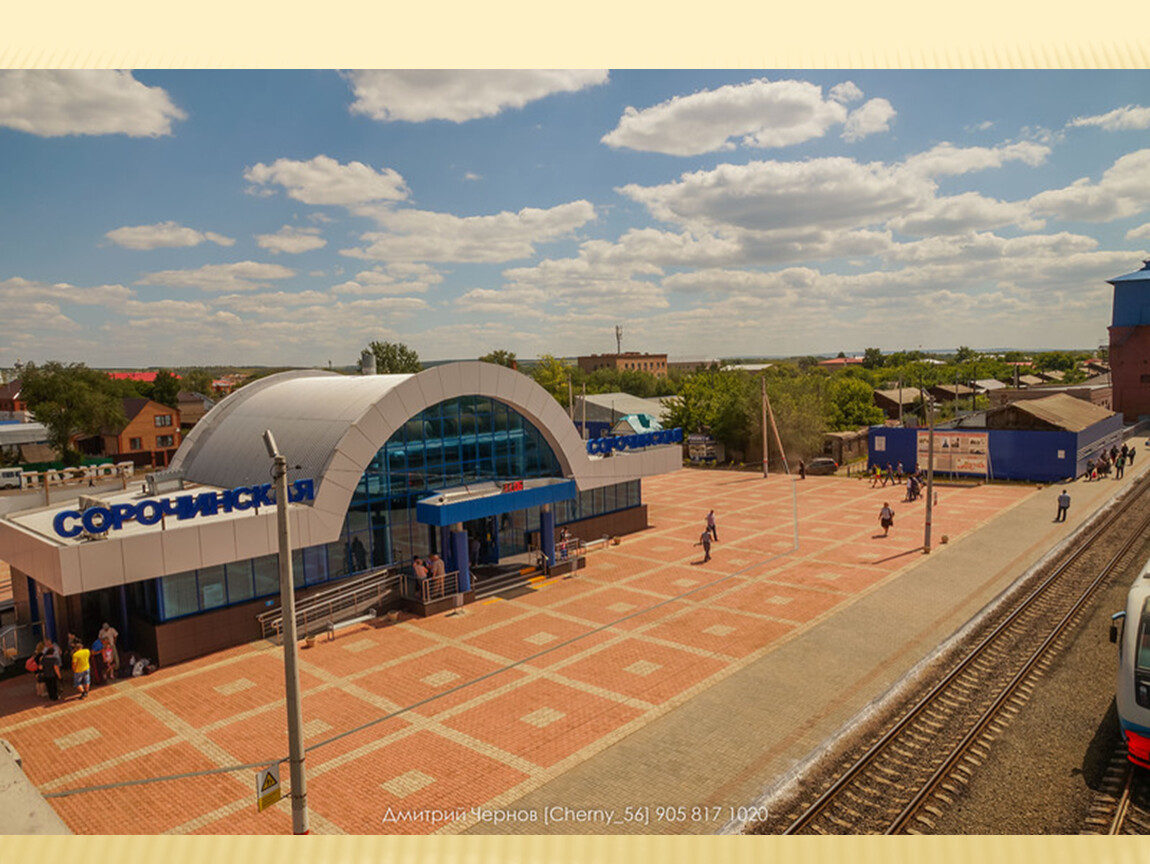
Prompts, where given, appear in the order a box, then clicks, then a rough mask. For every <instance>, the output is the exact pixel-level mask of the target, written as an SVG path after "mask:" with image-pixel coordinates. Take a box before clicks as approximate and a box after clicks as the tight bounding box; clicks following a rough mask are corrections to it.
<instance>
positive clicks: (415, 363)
mask: <svg viewBox="0 0 1150 864" xmlns="http://www.w3.org/2000/svg"><path fill="white" fill-rule="evenodd" d="M367 350H368V351H370V352H371V353H372V354H374V355H375V371H376V372H378V373H379V374H380V375H400V374H403V373H405V372H422V371H423V364H422V363H420V362H419V355H418V354H417V353H415V350H414V349H412V348H408V347H407V346H406V345H404V344H403V343H401V342H372V343H371V344H370V345H368V346H367Z"/></svg>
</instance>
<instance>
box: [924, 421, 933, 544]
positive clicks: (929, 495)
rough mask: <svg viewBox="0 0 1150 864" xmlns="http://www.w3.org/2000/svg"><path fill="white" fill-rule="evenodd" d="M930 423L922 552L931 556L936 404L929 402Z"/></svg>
mask: <svg viewBox="0 0 1150 864" xmlns="http://www.w3.org/2000/svg"><path fill="white" fill-rule="evenodd" d="M926 410H927V411H928V412H929V413H928V414H927V417H928V421H927V422H928V423H929V426H928V428H929V430H930V431H929V432H928V433H927V445H926V524H925V525H924V527H923V538H922V552H923V554H924V555H929V554H930V527H931V519H932V518H933V516H934V404H933V403H932V402H931V401H929V400H928V401H927V407H926Z"/></svg>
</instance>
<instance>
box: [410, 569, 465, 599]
mask: <svg viewBox="0 0 1150 864" xmlns="http://www.w3.org/2000/svg"><path fill="white" fill-rule="evenodd" d="M399 578H400V592H401V593H402V594H403V596H404V597H408V598H410V599H412V600H418V601H419V602H421V603H423V604H424V605H425V606H426V605H427V604H428V603H433V602H434V601H436V600H442V599H444V598H445V597H450V596H452V595H453V594H458V593H459V571H458V570H452V571H451V572H450V573H445V574H444V575H443V576H438V577H436V576H428V577H427V578H426V579H416V578H415V576H414V575H413V574H411V573H403V574H401V576H400V577H399Z"/></svg>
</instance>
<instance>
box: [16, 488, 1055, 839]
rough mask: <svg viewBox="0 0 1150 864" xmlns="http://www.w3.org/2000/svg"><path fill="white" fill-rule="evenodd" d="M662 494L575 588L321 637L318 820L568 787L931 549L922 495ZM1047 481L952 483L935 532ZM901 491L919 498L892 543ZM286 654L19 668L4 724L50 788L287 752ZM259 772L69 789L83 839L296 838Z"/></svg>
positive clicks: (349, 821) (306, 656)
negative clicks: (63, 672) (74, 685)
mask: <svg viewBox="0 0 1150 864" xmlns="http://www.w3.org/2000/svg"><path fill="white" fill-rule="evenodd" d="M643 485H644V500H645V501H646V502H647V503H648V505H649V514H650V521H651V524H652V526H653V527H652V528H651V529H650V530H649V531H647V532H644V533H642V534H640V535H632V536H630V537H625V538H623V541H622V543H621V544H620V545H618V546H608V547H607V548H606V549H604V550H602V551H597V552H594V553H592V554H591V556H590V557H589V559H588V567H587V569H585V570H583V571H580V572H579V574H578V575H577V576H576V577H574V578H567V579H555V580H549V581H546V582H541V583H538V585H537V590H535V591H531V592H528V593H527V594H525V595H522V596H519V597H516V598H515V599H513V600H506V601H499V602H494V603H482V604H474V605H472V606H469V607H466V609H465V610H463V613H462V614H456V615H439V616H436V617H434V618H430V619H422V620H421V619H415V618H410V617H407V616H404V617H402V618H401V620H400V621H399V623H397V624H392V625H388V624H381V626H378V627H373V626H369V625H362V626H359V627H354V628H349V629H348V630H345V631H343V632H341V633H340V635H339V636H338V638H336V639H335V640H333V641H327V640H320V641H319V642H318V643H317V644H316V645H315V647H313V648H311V649H305V650H302V651H301V655H300V656H301V684H302V689H303V692H304V701H303V713H304V721H305V733H306V735H307V739H306V743H307V745H308V746H309V747H314V746H315V745H317V744H321V746H319V747H316V749H313V750H311V751H310V752H309V753H308V757H307V768H308V781H309V795H308V799H309V809H310V814H311V817H312V828H313V830H315V831H317V832H325V831H332V832H340V831H342V832H349V833H427V832H432V831H447V832H452V831H458V830H463V829H465V828H467V827H469V826H470V825H473V824H475V821H476V818H475V816H474V814H473V813H470V812H467V811H470V808H473V807H483V806H496V805H506V804H507V803H508V802H513V801H514V800H515V799H516V798H517V797H519V796H521V795H523V794H525V793H527V792H530V791H531V790H533V789H537V788H539V787H540V786H542V785H543V784H545V783H547V782H549V781H551V780H554V779H555V778H556V777H559V776H561V775H562V774H563V773H564V772H565V771H568V770H570V769H571V768H572V767H573V766H576V765H579V764H581V763H583V762H585V761H586V760H587V759H589V758H591V757H593V756H594V755H595V754H596V753H599V752H601V751H603V750H604V749H605V748H607V747H609V746H611V745H612V744H614V743H616V742H618V741H620V740H622V739H623V738H625V737H627V736H628V735H631V734H632V733H633V732H635V731H636V730H638V729H641V728H643V727H644V726H646V725H647V724H649V723H650V722H651V721H652V720H654V719H656V718H658V717H660V716H662V715H664V714H666V713H667V712H668V711H671V710H673V709H674V708H676V707H677V706H679V705H682V704H684V703H685V702H687V701H688V700H690V699H692V697H693V696H695V695H697V694H699V693H701V692H703V691H705V690H707V689H708V688H710V687H712V686H713V685H715V684H716V683H717V682H719V681H722V680H723V679H725V678H726V677H728V676H729V675H731V674H732V673H734V672H735V671H737V670H739V669H741V668H743V667H745V666H746V664H748V663H750V662H752V661H753V660H755V659H757V658H759V657H762V656H763V655H764V654H766V653H767V652H770V651H771V650H773V649H774V648H775V647H776V646H778V645H780V644H782V643H783V642H785V641H786V640H787V639H789V638H791V637H792V636H793V635H794V634H796V633H799V632H802V631H803V630H804V629H805V628H809V627H811V626H813V625H814V624H815V623H817V622H820V621H824V620H826V619H827V617H828V616H833V615H834V614H835V613H836V611H837V610H840V609H843V608H845V607H846V606H847V605H849V604H850V603H851V602H852V601H853V600H854V599H856V598H858V597H859V596H861V595H863V594H864V593H866V592H868V591H870V590H871V589H873V588H874V587H875V586H876V585H879V584H882V583H884V582H885V581H886V580H888V579H890V578H892V577H893V576H894V575H895V574H897V573H898V572H900V571H901V570H903V569H905V568H907V567H908V566H910V565H912V564H914V563H915V562H917V561H918V560H921V556H920V555H915V554H912V553H913V550H914V549H915V548H916V547H917V546H918V545H919V544H921V542H922V537H921V523H922V518H921V517H922V513H921V509H922V507H923V502H922V501H921V500H920V501H918V502H915V503H912V504H907V503H901V502H900V501H898V500H897V499H898V498H900V497H901V490H899V489H892V488H889V487H888V488H887V489H881V488H879V489H871V488H870V485H869V482H867V481H860V480H855V479H846V478H839V477H810V478H808V479H807V480H805V481H802V482H799V481H796V480H794V479H792V478H788V477H781V476H772V477H771V478H769V479H767V480H763V479H762V478H761V477H757V476H755V475H753V474H745V473H742V474H740V473H727V472H702V471H680V472H677V473H676V474H673V475H668V476H665V477H661V478H657V479H653V480H648V481H644V484H643ZM1033 492H1034V487H1032V486H1011V487H1005V486H993V487H975V488H941V489H940V490H939V506H938V507H937V508H936V510H935V527H934V531H935V537H936V538H940V537H941V536H942V535H943V534H946V535H949V537H950V538H954V539H957V538H958V537H960V536H961V535H963V534H965V533H967V532H969V531H970V530H972V529H973V528H974V527H976V526H978V525H979V524H982V523H984V522H986V521H987V520H989V519H992V518H993V517H994V516H995V515H996V514H998V513H1000V512H1002V511H1003V510H1005V509H1008V508H1010V507H1012V506H1014V505H1016V504H1018V503H1019V502H1020V501H1022V500H1024V499H1025V498H1026V497H1027V496H1029V495H1030V494H1032V493H1033ZM884 500H891V501H892V503H893V504H894V506H895V509H896V510H897V511H898V516H897V517H896V527H895V529H894V530H892V532H891V536H890V537H889V538H882V537H881V531H879V530H878V519H877V513H878V509H879V507H880V506H881V504H882V502H883V501H884ZM712 507H713V508H714V509H715V512H716V515H717V517H718V533H719V538H720V542H718V543H716V544H714V545H713V547H712V553H711V554H712V559H711V561H709V562H707V563H706V564H703V563H702V550H701V547H697V546H695V545H693V544H694V543H695V542H696V541H697V540H698V538H699V534H700V533H701V532H702V530H703V517H704V516H705V514H706V512H707V510H709V509H711V508H712ZM796 511H797V514H798V523H797V526H798V531H797V536H798V541H799V542H798V547H797V548H796V547H795V538H796V522H795V514H796ZM876 535H879V536H876ZM936 542H937V539H936ZM280 656H281V655H280V653H279V651H278V649H275V648H274V647H271V646H269V645H268V644H267V643H262V642H261V643H254V644H252V645H248V646H241V647H238V648H234V649H229V650H228V651H224V652H219V653H217V654H214V655H211V656H208V657H204V658H201V659H199V660H196V661H192V662H189V663H185V664H181V665H179V666H175V667H172V668H168V669H161V670H159V671H158V672H157V673H155V674H154V675H152V676H149V677H146V678H137V679H130V680H124V681H118V682H115V683H114V684H112V685H109V686H105V687H99V688H95V689H94V690H93V692H92V695H91V696H90V698H88V699H87V700H85V701H84V702H79V701H78V700H76V699H74V698H71V697H69V699H68V700H67V702H65V703H64V704H57V705H51V706H49V705H47V704H46V703H44V702H43V701H41V700H39V699H37V698H36V697H35V696H34V695H33V694H32V692H31V690H32V685H31V681H30V680H29V679H27V678H21V679H18V680H15V681H10V682H6V683H4V684H2V685H0V736H2V737H5V738H8V739H10V740H11V741H12V742H13V744H14V745H15V746H16V748H17V749H18V750H19V751H20V753H21V755H22V757H23V759H24V765H25V770H26V771H27V773H28V775H29V777H30V778H31V779H32V781H33V782H34V783H36V784H37V786H38V787H39V788H40V789H41V790H42V791H44V792H45V793H58V792H61V791H65V790H68V789H75V788H79V787H86V786H94V785H100V784H106V783H114V782H119V781H125V780H133V779H137V778H145V777H156V776H166V775H174V774H186V773H193V772H204V771H210V770H212V769H216V768H221V767H227V766H231V765H240V764H248V763H256V762H270V761H273V760H276V759H278V758H282V757H284V756H286V753H287V740H286V732H285V728H286V723H285V713H284V709H283V704H282V700H283V673H282V662H281V659H280ZM438 694H442V695H439V698H436V697H437V695H438ZM410 706H415V707H413V708H411V707H410ZM403 709H410V710H403ZM396 712H400V713H398V714H397V716H390V717H389V715H392V714H396ZM382 718H388V719H382ZM367 724H372V725H367ZM365 726H366V728H361V727H365ZM347 733H350V734H347ZM337 736H338V737H337ZM332 739H335V740H332ZM61 742H63V743H61ZM324 742H327V743H324ZM282 774H283V777H284V780H285V784H286V782H287V776H288V772H287V767H286V765H285V766H284V767H283V770H282ZM254 777H255V769H250V768H249V769H243V770H239V771H235V772H230V773H213V774H204V775H199V776H193V777H188V778H185V779H177V780H169V781H164V782H160V783H153V784H149V785H139V786H125V787H117V788H112V789H104V790H100V791H95V792H85V793H81V794H77V795H71V796H68V797H54V798H50V799H49V800H50V801H51V802H52V804H53V806H54V807H55V808H56V809H57V811H58V812H59V813H60V815H61V817H62V818H63V819H64V820H65V822H66V823H67V824H68V825H69V827H71V828H72V830H74V831H76V832H80V833H132V832H140V833H158V832H165V831H170V832H176V833H284V832H285V831H287V830H290V819H289V812H288V804H287V802H286V801H284V802H281V803H280V804H278V805H276V806H275V807H273V808H271V809H270V810H269V811H265V812H264V813H260V814H257V813H256V811H255V795H254ZM623 782H625V778H624V780H623ZM114 813H121V814H123V813H129V814H132V816H131V817H130V818H128V819H118V820H117V821H115V822H109V818H110V817H109V816H108V814H114Z"/></svg>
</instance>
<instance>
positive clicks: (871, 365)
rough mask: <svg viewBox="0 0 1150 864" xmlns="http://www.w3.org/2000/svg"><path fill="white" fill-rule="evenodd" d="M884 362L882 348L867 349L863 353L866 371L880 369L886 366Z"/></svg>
mask: <svg viewBox="0 0 1150 864" xmlns="http://www.w3.org/2000/svg"><path fill="white" fill-rule="evenodd" d="M884 362H885V360H884V358H883V356H882V349H881V348H867V349H866V350H865V351H863V362H862V365H863V368H864V369H878V368H880V367H881V366H883V365H884Z"/></svg>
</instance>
